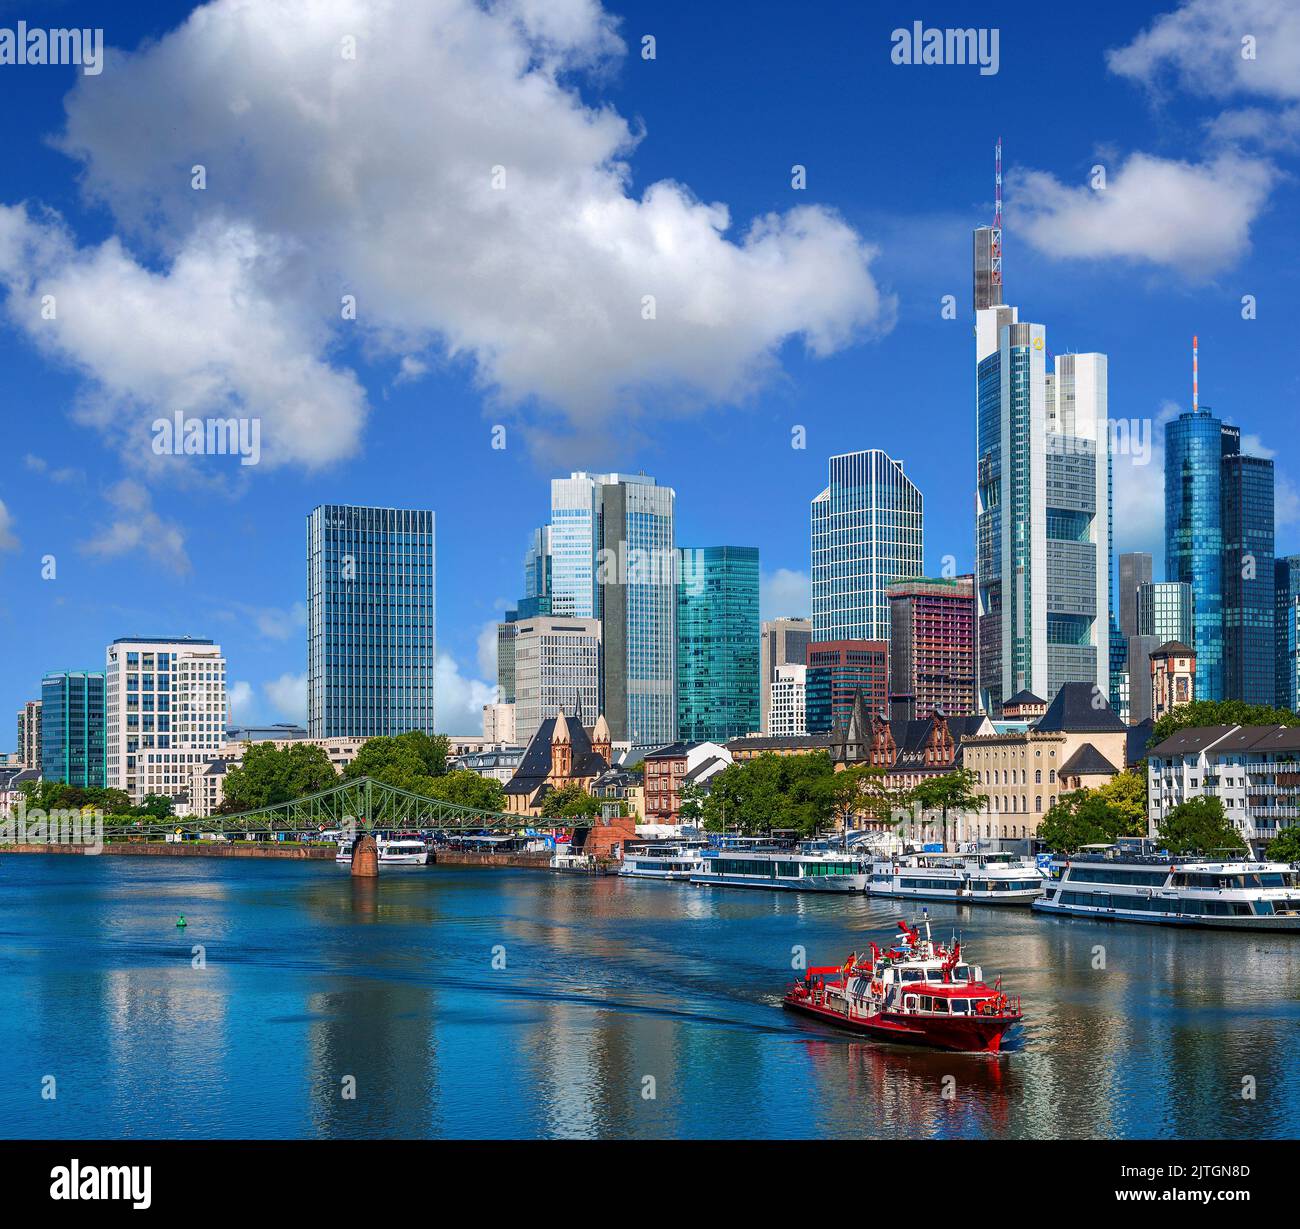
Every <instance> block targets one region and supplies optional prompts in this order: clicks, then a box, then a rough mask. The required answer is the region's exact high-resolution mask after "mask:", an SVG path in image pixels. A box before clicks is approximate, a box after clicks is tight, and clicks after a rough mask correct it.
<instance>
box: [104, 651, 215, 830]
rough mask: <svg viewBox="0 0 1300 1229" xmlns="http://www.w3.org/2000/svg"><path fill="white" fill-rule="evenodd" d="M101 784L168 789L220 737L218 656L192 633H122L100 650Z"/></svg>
mask: <svg viewBox="0 0 1300 1229" xmlns="http://www.w3.org/2000/svg"><path fill="white" fill-rule="evenodd" d="M105 657H106V669H105V676H106V677H105V695H106V705H105V706H106V710H107V718H106V721H107V727H108V773H107V775H108V784H109V787H110V788H112V789H120V790H125V791H126V792H127V793H128V794H129V795H130V796H131V801H132V802H133V803H136V804H137V805H138V804H139V803H141V802H142V801H144V799H145V797H146V796H147V795H149V794H161V795H166V796H169V797H170V796H174V795H177V794H181V793H183V792H184V791H185V790H186V789H187V788H188V785H189V775H190V770H191V769H192V768H194V767H195V766H196V765H197V764H199V763H201V762H203V761H205V760H206V759H209V758H211V757H212V756H214V755H215V754H216V753H217V751H219V750H220V748H221V746H222V745H223V744H224V743H225V741H226V718H227V716H228V715H229V713H228V707H227V699H226V659H225V658H224V657H223V656H222V655H221V646H220V645H217V644H214V643H213V642H212V641H211V640H200V639H195V638H192V637H183V636H182V637H167V636H161V637H160V636H123V637H119V638H118V639H117V640H114V641H113V643H112V644H110V645H109V646H108V649H107V651H106V654H105Z"/></svg>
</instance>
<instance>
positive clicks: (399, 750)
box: [343, 730, 448, 794]
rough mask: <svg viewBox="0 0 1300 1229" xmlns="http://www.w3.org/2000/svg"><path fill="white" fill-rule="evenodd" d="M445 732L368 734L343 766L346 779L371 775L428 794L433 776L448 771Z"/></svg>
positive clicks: (441, 774)
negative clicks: (358, 748) (375, 736)
mask: <svg viewBox="0 0 1300 1229" xmlns="http://www.w3.org/2000/svg"><path fill="white" fill-rule="evenodd" d="M447 752H448V743H447V737H446V735H445V734H437V735H432V736H431V735H428V734H422V733H420V731H418V730H411V731H409V732H408V733H406V734H398V735H397V736H396V737H389V736H382V737H378V738H368V739H367V740H366V741H365V742H364V743H363V744H362V745H361V750H360V751H358V752H357V756H356V759H354V760H353V761H352V762H351V763H350V764H349V765H348V766H347V767H346V768H345V769H344V770H343V775H344V776H345V777H346V778H348V779H349V780H355V779H356V778H357V777H373V778H374V779H375V780H376V781H382V782H384V784H386V785H393V786H396V787H397V788H398V789H408V790H411V791H412V792H413V793H416V794H427V793H429V791H430V790H431V789H432V782H433V779H434V778H436V777H441V776H443V775H444V774H445V773H446V771H447Z"/></svg>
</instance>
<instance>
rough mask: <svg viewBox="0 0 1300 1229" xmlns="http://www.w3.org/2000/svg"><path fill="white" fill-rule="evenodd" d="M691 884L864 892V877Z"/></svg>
mask: <svg viewBox="0 0 1300 1229" xmlns="http://www.w3.org/2000/svg"><path fill="white" fill-rule="evenodd" d="M691 882H692V883H700V884H704V885H706V886H710V887H717V888H764V889H766V890H767V891H769V892H770V891H772V890H774V889H775V890H776V891H778V892H837V893H843V892H865V891H866V886H867V877H866V876H865V875H809V876H808V877H807V878H805V879H760V878H757V877H755V878H753V879H743V878H734V879H733V878H732V877H731V876H729V875H692V876H691Z"/></svg>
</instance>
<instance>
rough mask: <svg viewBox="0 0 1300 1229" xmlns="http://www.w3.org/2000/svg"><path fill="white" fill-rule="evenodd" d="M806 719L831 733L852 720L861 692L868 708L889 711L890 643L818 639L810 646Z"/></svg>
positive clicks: (811, 728)
mask: <svg viewBox="0 0 1300 1229" xmlns="http://www.w3.org/2000/svg"><path fill="white" fill-rule="evenodd" d="M806 680H807V694H806V698H805V708H806V721H807V728H808V733H809V734H827V733H829V732H830V731H832V730H834V729H835V728H836V727H838V726H840V725H842V724H843V723H844V722H845V721H847V720H848V718H849V714H850V712H852V710H853V702H854V699H855V697H856V696H857V694H858V693H859V692H861V693H862V700H863V703H864V704H865V705H866V706H867V712H868V713H871V714H872V715H873V716H874V715H875V714H877V713H883V714H885V715H886V716H888V713H889V644H888V643H887V642H886V641H884V640H828V641H818V640H814V641H813V642H812V644H810V645H809V646H808V672H807V676H806Z"/></svg>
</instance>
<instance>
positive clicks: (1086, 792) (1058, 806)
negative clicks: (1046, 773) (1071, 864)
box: [1038, 789, 1145, 853]
mask: <svg viewBox="0 0 1300 1229" xmlns="http://www.w3.org/2000/svg"><path fill="white" fill-rule="evenodd" d="M1143 823H1145V818H1144V820H1143ZM1137 835H1139V833H1137V832H1135V831H1133V826H1132V823H1131V821H1130V820H1129V819H1127V818H1126V817H1125V815H1124V813H1123V812H1122V811H1121V810H1120V809H1119V807H1117V806H1116V805H1115V804H1114V803H1113V802H1111V801H1110V800H1109V799H1107V798H1104V797H1103V796H1102V795H1101V792H1100V791H1099V790H1095V789H1076V790H1074V791H1073V792H1072V793H1069V794H1062V795H1061V796H1060V797H1059V798H1058V799H1057V800H1056V801H1055V802H1054V803H1052V805H1051V808H1050V809H1049V810H1048V812H1047V814H1046V815H1044V816H1043V820H1042V822H1041V823H1040V824H1039V825H1038V840H1040V841H1042V842H1043V843H1044V844H1045V845H1046V846H1047V848H1048V849H1050V850H1052V852H1053V853H1074V852H1075V851H1076V850H1078V849H1080V848H1081V847H1082V846H1084V845H1102V844H1106V845H1111V844H1114V842H1115V841H1116V840H1117V839H1118V838H1119V837H1121V836H1137Z"/></svg>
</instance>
